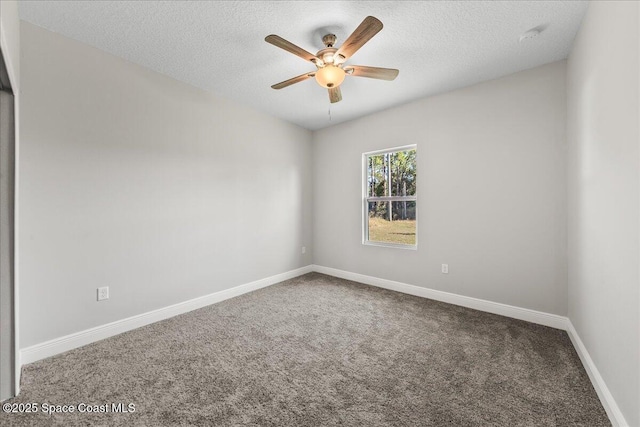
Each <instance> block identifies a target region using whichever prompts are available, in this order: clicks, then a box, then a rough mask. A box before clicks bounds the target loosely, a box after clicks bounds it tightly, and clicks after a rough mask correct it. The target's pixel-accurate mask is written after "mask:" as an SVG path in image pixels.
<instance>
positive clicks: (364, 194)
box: [362, 144, 418, 251]
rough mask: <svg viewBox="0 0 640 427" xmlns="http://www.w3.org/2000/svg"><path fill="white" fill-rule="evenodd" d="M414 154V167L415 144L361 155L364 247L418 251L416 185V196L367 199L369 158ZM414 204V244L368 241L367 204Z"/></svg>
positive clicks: (416, 147) (416, 149)
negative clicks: (401, 152) (381, 155)
mask: <svg viewBox="0 0 640 427" xmlns="http://www.w3.org/2000/svg"><path fill="white" fill-rule="evenodd" d="M410 150H415V152H416V166H417V162H418V146H417V144H410V145H403V146H400V147H393V148H385V149H383V150H375V151H368V152H366V153H362V244H363V245H366V246H379V247H386V248H398V249H409V250H414V251H415V250H418V185H417V182H416V194H415V195H413V196H383V197H368V191H369V185H368V184H369V175H368V169H369V168H368V163H369V162H368V159H369V157H371V156H376V155H380V154H393V153H397V152H399V151H410ZM397 201H400V202H403V201H407V202H415V203H416V208H415V209H416V242H415V243H414V244H413V245H409V244H405V243H391V242H376V241H371V240H369V202H389V203H391V202H397Z"/></svg>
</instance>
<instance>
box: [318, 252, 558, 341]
mask: <svg viewBox="0 0 640 427" xmlns="http://www.w3.org/2000/svg"><path fill="white" fill-rule="evenodd" d="M313 271H317V272H318V273H324V274H328V275H330V276H335V277H340V278H341V279H347V280H353V281H354V282H360V283H364V284H366V285H372V286H377V287H379V288H384V289H390V290H392V291H397V292H402V293H404V294H409V295H415V296H418V297H423V298H429V299H433V300H436V301H442V302H446V303H449V304H454V305H460V306H462V307H468V308H473V309H475V310H480V311H485V312H487V313H493V314H499V315H501V316H507V317H512V318H514V319H520V320H526V321H527V322H531V323H537V324H539V325H544V326H549V327H552V328H556V329H562V330H566V329H567V322H568V319H567V318H566V317H564V316H558V315H557V314H549V313H544V312H542V311H536V310H530V309H528V308H520V307H515V306H512V305H507V304H501V303H498V302H492V301H487V300H483V299H478V298H473V297H466V296H463V295H457V294H452V293H449V292H443V291H437V290H435V289H429V288H423V287H421V286H415V285H409V284H407V283H401V282H396V281H393V280H387V279H380V278H377V277H372V276H365V275H364V274H358V273H351V272H349V271H344V270H338V269H335V268H330V267H323V266H320V265H314V266H313Z"/></svg>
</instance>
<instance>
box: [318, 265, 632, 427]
mask: <svg viewBox="0 0 640 427" xmlns="http://www.w3.org/2000/svg"><path fill="white" fill-rule="evenodd" d="M312 268H313V271H317V272H318V273H324V274H328V275H330V276H334V277H339V278H342V279H346V280H353V281H354V282H359V283H364V284H366V285H372V286H377V287H379V288H384V289H390V290H392V291H397V292H402V293H405V294H409V295H415V296H418V297H423V298H429V299H433V300H437V301H442V302H446V303H449V304H455V305H460V306H463V307H468V308H473V309H476V310H480V311H485V312H488V313H493V314H499V315H501V316H507V317H512V318H514V319H520V320H526V321H527V322H531V323H537V324H539V325H544V326H549V327H552V328H556V329H562V330H564V331H567V333H568V335H569V338H570V339H571V342H572V343H573V346H574V347H575V349H576V352H577V353H578V356H580V360H581V361H582V364H583V365H584V368H585V370H586V371H587V374H588V375H589V378H590V379H591V383H592V384H593V387H594V389H595V390H596V393H597V394H598V397H599V398H600V402H601V403H602V406H603V407H604V409H605V411H606V412H607V415H608V417H609V421H611V424H612V425H613V427H629V425H628V424H627V422H626V421H625V419H624V416H623V415H622V412H621V411H620V408H619V407H618V405H617V404H616V401H615V400H614V398H613V396H612V395H611V392H610V391H609V388H608V387H607V385H606V384H605V382H604V380H603V379H602V376H600V372H599V371H598V368H596V365H595V364H594V363H593V360H592V359H591V356H589V352H588V351H587V349H586V347H585V346H584V344H583V343H582V340H581V339H580V337H579V336H578V333H577V332H576V330H575V328H574V327H573V324H572V323H571V320H569V319H568V318H567V317H564V316H558V315H556V314H549V313H544V312H541V311H535V310H530V309H527V308H521V307H515V306H512V305H507V304H501V303H497V302H492V301H487V300H482V299H478V298H472V297H466V296H463V295H457V294H452V293H449V292H443V291H436V290H434V289H428V288H423V287H420V286H415V285H409V284H407V283H402V282H395V281H393V280H387V279H380V278H378V277H371V276H366V275H364V274H358V273H352V272H349V271H344V270H338V269H335V268H330V267H323V266H320V265H314V266H312Z"/></svg>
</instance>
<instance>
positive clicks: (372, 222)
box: [362, 145, 417, 249]
mask: <svg viewBox="0 0 640 427" xmlns="http://www.w3.org/2000/svg"><path fill="white" fill-rule="evenodd" d="M362 157H363V163H364V164H363V166H364V168H363V169H364V191H363V193H364V201H363V205H364V215H363V217H364V227H363V232H364V233H363V234H364V238H363V243H364V244H370V245H382V246H393V247H402V248H413V249H415V248H416V245H417V238H416V229H417V227H416V201H417V193H416V177H417V165H416V146H415V145H411V146H406V147H398V148H392V149H389V150H383V151H376V152H371V153H365V154H363V156H362Z"/></svg>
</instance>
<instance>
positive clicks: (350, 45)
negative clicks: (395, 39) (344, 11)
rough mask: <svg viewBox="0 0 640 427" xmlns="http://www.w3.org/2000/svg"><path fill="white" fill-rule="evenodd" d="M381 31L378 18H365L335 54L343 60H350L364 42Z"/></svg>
mask: <svg viewBox="0 0 640 427" xmlns="http://www.w3.org/2000/svg"><path fill="white" fill-rule="evenodd" d="M381 29H382V22H380V20H379V19H378V18H374V17H373V16H367V17H366V18H364V21H362V23H361V24H360V25H359V26H358V28H356V30H355V31H354V32H353V33H352V34H351V35H350V36H349V38H348V39H347V40H345V42H344V43H343V44H342V46H340V49H338V51H337V52H336V54H337V55H341V56H342V57H343V58H345V59H347V58H350V57H351V56H353V54H354V53H356V51H357V50H358V49H360V48H361V47H362V46H363V45H364V44H365V43H366V42H368V41H369V40H371V38H372V37H373V36H375V35H376V34H378V32H379V31H380V30H381Z"/></svg>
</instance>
